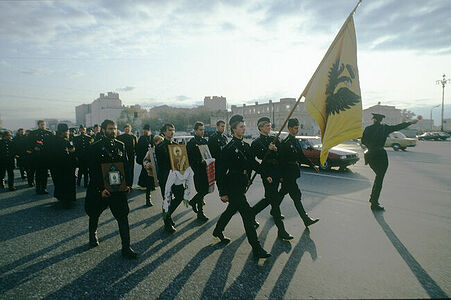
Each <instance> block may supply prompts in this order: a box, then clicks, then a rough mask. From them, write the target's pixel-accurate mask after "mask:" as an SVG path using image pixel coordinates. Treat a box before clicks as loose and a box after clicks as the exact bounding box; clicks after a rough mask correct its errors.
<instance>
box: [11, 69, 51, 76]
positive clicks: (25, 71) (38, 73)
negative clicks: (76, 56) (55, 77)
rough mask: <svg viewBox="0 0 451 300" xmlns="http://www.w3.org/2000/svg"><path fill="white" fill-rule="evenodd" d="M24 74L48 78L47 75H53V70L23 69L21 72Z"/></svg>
mask: <svg viewBox="0 0 451 300" xmlns="http://www.w3.org/2000/svg"><path fill="white" fill-rule="evenodd" d="M19 72H20V73H22V74H25V75H31V76H47V75H51V74H52V73H53V71H52V70H49V69H32V68H29V69H23V70H20V71H19Z"/></svg>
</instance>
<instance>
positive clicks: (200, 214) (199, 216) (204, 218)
mask: <svg viewBox="0 0 451 300" xmlns="http://www.w3.org/2000/svg"><path fill="white" fill-rule="evenodd" d="M197 219H198V220H199V221H201V222H207V221H208V217H207V216H206V215H205V214H204V212H203V211H202V210H199V211H198V212H197Z"/></svg>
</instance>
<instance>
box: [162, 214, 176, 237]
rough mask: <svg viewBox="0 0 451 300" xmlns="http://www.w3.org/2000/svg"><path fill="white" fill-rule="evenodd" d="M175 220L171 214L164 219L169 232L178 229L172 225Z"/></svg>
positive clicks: (165, 228) (165, 227)
mask: <svg viewBox="0 0 451 300" xmlns="http://www.w3.org/2000/svg"><path fill="white" fill-rule="evenodd" d="M172 223H173V221H172V220H171V218H170V217H169V216H167V217H166V219H164V230H166V232H167V233H171V234H172V233H174V232H176V231H177V229H175V227H174V225H172Z"/></svg>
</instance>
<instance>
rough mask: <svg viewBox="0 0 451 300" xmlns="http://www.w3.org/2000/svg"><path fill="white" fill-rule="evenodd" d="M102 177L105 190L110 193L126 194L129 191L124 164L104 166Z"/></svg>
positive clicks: (107, 164) (106, 164) (105, 164)
mask: <svg viewBox="0 0 451 300" xmlns="http://www.w3.org/2000/svg"><path fill="white" fill-rule="evenodd" d="M102 175H103V183H104V185H105V189H106V190H107V191H109V192H124V191H126V190H127V185H126V183H125V172H124V163H123V162H114V163H104V164H102Z"/></svg>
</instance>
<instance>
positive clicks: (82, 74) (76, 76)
mask: <svg viewBox="0 0 451 300" xmlns="http://www.w3.org/2000/svg"><path fill="white" fill-rule="evenodd" d="M68 76H69V78H78V77H83V76H85V73H84V72H74V73H70V74H69V75H68Z"/></svg>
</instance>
